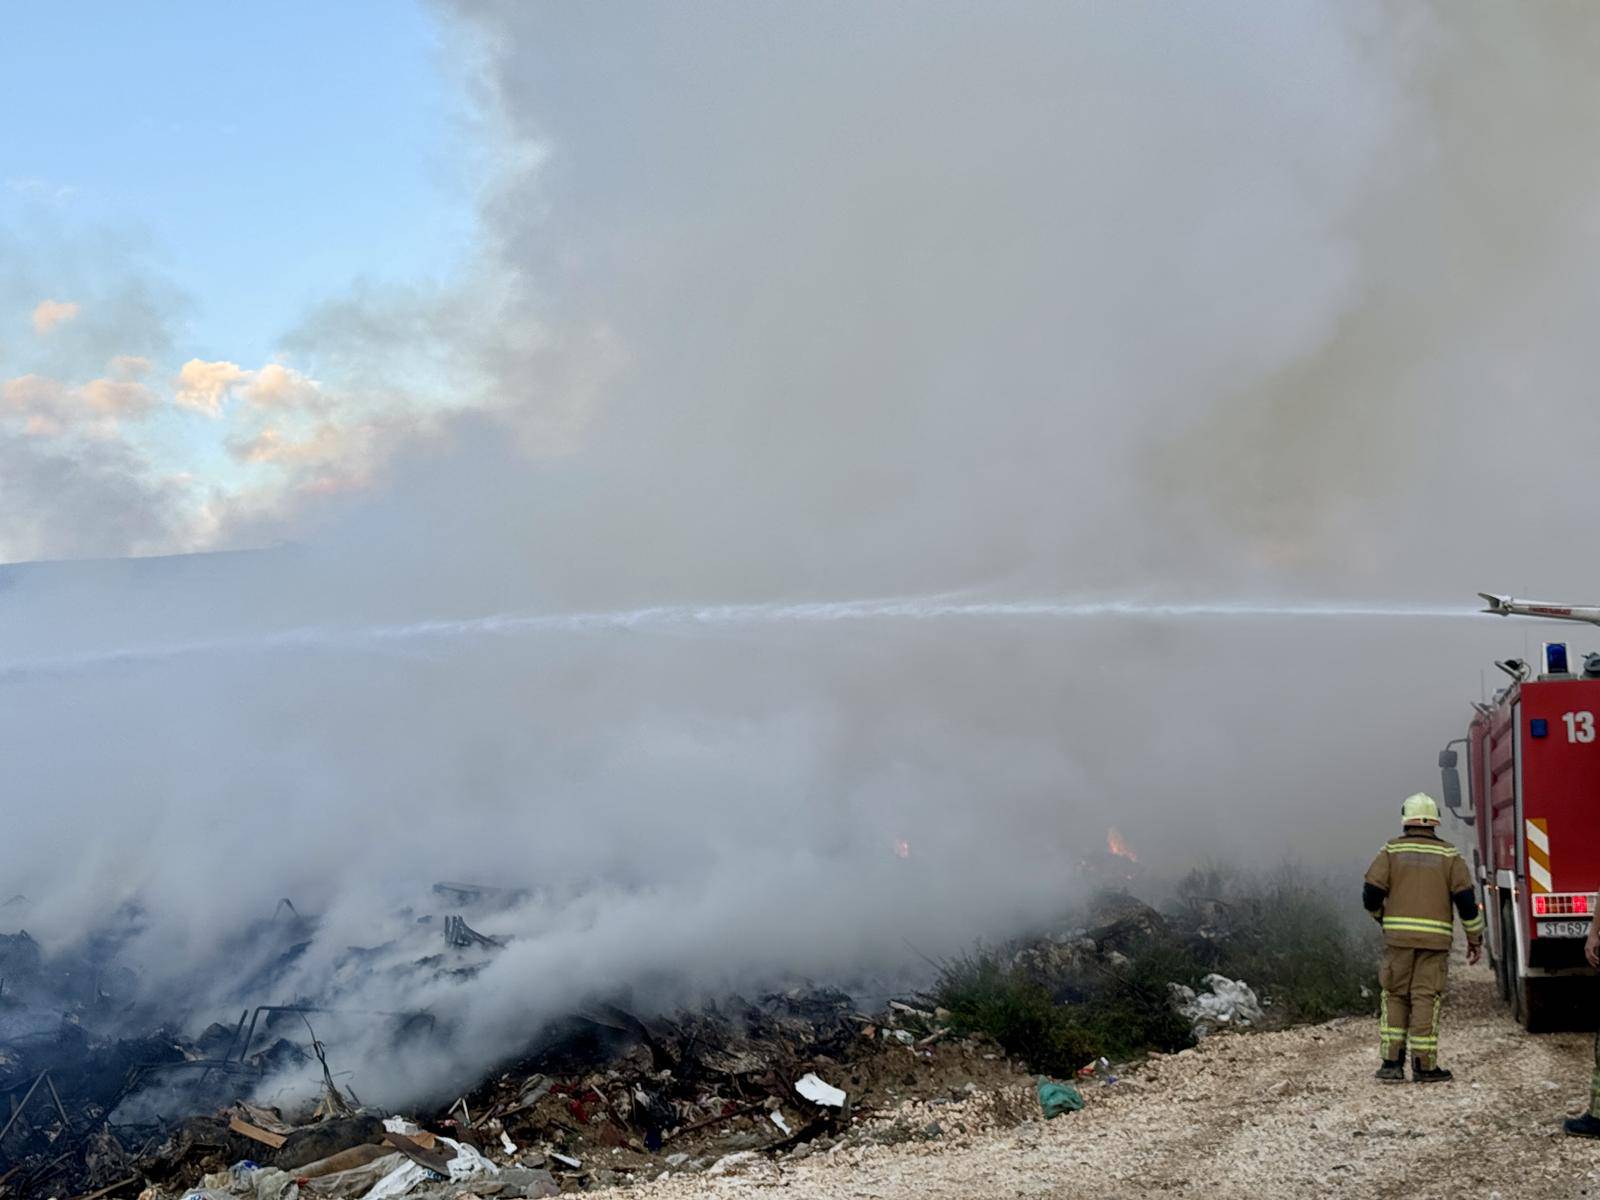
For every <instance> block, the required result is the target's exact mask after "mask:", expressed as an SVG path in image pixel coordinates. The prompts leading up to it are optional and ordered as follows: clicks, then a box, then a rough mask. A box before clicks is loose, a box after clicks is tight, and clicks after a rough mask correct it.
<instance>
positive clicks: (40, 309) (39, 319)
mask: <svg viewBox="0 0 1600 1200" xmlns="http://www.w3.org/2000/svg"><path fill="white" fill-rule="evenodd" d="M77 315H78V306H77V304H75V303H74V302H73V301H71V300H41V301H39V303H38V305H37V306H36V307H35V308H34V310H33V331H34V332H35V333H37V334H38V335H39V336H40V337H43V336H44V335H45V334H47V333H49V332H50V331H51V330H53V329H55V328H56V327H57V326H58V325H65V324H66V323H67V322H68V321H70V320H72V319H73V318H74V317H76V316H77Z"/></svg>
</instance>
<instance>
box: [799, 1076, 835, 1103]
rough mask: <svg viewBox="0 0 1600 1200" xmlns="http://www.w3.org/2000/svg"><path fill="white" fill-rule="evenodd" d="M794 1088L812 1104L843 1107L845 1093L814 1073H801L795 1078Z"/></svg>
mask: <svg viewBox="0 0 1600 1200" xmlns="http://www.w3.org/2000/svg"><path fill="white" fill-rule="evenodd" d="M794 1090H795V1091H797V1092H799V1093H800V1095H802V1096H804V1097H805V1098H806V1099H807V1100H809V1101H811V1103H813V1104H819V1105H821V1106H822V1107H824V1108H843V1107H844V1101H845V1094H844V1093H843V1092H841V1091H840V1090H839V1089H838V1088H836V1087H834V1086H833V1085H832V1084H831V1083H825V1082H823V1081H822V1080H821V1079H819V1078H818V1077H817V1076H816V1075H802V1076H801V1077H800V1078H799V1079H797V1080H795V1084H794Z"/></svg>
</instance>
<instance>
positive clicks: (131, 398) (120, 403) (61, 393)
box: [0, 375, 159, 436]
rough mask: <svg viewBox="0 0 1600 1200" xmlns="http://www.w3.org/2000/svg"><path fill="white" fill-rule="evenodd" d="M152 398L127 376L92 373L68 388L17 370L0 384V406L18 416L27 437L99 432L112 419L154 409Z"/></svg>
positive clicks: (111, 425) (111, 423) (112, 424)
mask: <svg viewBox="0 0 1600 1200" xmlns="http://www.w3.org/2000/svg"><path fill="white" fill-rule="evenodd" d="M158 402H159V401H158V397H157V396H156V394H155V393H154V392H153V391H151V389H150V388H148V387H147V386H145V385H144V384H143V383H141V382H139V381H137V380H130V379H109V378H98V379H91V380H89V381H88V382H87V383H84V384H81V385H79V386H76V387H74V386H71V385H68V384H66V383H64V382H62V381H61V380H59V379H52V378H50V377H48V376H44V375H20V376H18V377H16V378H15V379H8V380H6V381H5V382H4V384H0V411H3V412H5V413H8V414H10V415H11V416H13V417H20V418H22V419H23V420H24V422H25V429H26V431H27V432H28V433H29V434H30V435H33V436H58V435H61V434H65V433H69V432H78V433H87V434H90V435H91V436H102V435H104V434H105V433H107V432H108V431H109V430H110V429H111V428H114V427H115V425H116V423H117V422H118V421H121V420H126V419H130V418H135V419H136V418H138V417H142V416H144V415H146V414H147V413H150V412H152V411H154V409H155V408H156V406H157V404H158Z"/></svg>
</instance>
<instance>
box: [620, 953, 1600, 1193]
mask: <svg viewBox="0 0 1600 1200" xmlns="http://www.w3.org/2000/svg"><path fill="white" fill-rule="evenodd" d="M1591 1046H1592V1035H1590V1034H1584V1033H1555V1034H1540V1035H1536V1036H1530V1035H1528V1034H1525V1033H1523V1031H1522V1030H1521V1029H1519V1028H1518V1027H1517V1026H1515V1025H1513V1024H1512V1022H1511V1018H1510V1016H1509V1014H1508V1012H1507V1011H1506V1010H1505V1009H1504V1008H1502V1007H1501V1006H1500V1004H1499V1001H1498V998H1497V997H1496V995H1495V991H1494V983H1493V980H1492V977H1491V976H1490V974H1489V972H1488V970H1487V968H1485V967H1482V966H1480V967H1476V968H1469V967H1467V966H1466V965H1465V963H1464V962H1462V961H1460V960H1459V959H1458V961H1457V962H1456V963H1455V964H1454V965H1453V967H1452V985H1451V993H1450V997H1449V1000H1448V1002H1447V1005H1446V1008H1445V1016H1444V1023H1443V1028H1442V1030H1441V1035H1440V1055H1441V1061H1442V1062H1443V1064H1444V1065H1445V1066H1448V1067H1450V1068H1451V1069H1452V1070H1453V1071H1454V1072H1455V1075H1456V1079H1455V1082H1453V1083H1449V1084H1435V1085H1430V1086H1417V1085H1414V1084H1411V1083H1409V1082H1408V1083H1405V1084H1391V1085H1382V1084H1378V1083H1376V1082H1375V1081H1374V1080H1373V1078H1372V1072H1373V1069H1374V1068H1375V1067H1376V1065H1377V1047H1376V1022H1375V1021H1371V1020H1366V1019H1354V1018H1345V1019H1341V1020H1337V1021H1331V1022H1329V1023H1328V1024H1325V1025H1317V1026H1309V1027H1303V1028H1299V1029H1291V1030H1286V1031H1283V1032H1279V1033H1262V1034H1248V1035H1234V1036H1225V1037H1216V1038H1212V1039H1209V1040H1208V1041H1207V1042H1205V1043H1204V1044H1203V1045H1201V1046H1199V1047H1197V1048H1196V1049H1193V1050H1186V1051H1184V1052H1183V1053H1181V1054H1177V1055H1173V1056H1170V1057H1165V1058H1158V1059H1155V1060H1153V1061H1152V1062H1151V1063H1150V1064H1149V1065H1147V1066H1145V1067H1142V1068H1140V1069H1139V1070H1138V1071H1136V1072H1134V1073H1132V1074H1131V1075H1130V1076H1129V1077H1128V1078H1127V1079H1124V1080H1123V1081H1122V1082H1120V1083H1118V1084H1117V1085H1115V1086H1113V1087H1111V1088H1106V1089H1102V1088H1098V1087H1095V1086H1093V1085H1091V1086H1090V1088H1088V1089H1086V1095H1087V1098H1088V1100H1089V1106H1088V1107H1087V1108H1086V1109H1085V1110H1084V1111H1082V1112H1079V1113H1074V1114H1069V1115H1067V1116H1063V1117H1059V1118H1057V1119H1056V1120H1054V1121H1050V1122H1044V1121H1035V1120H1028V1121H1025V1122H1024V1123H1022V1124H1020V1125H1016V1126H1014V1127H1011V1128H1007V1129H998V1130H996V1129H992V1128H991V1129H988V1130H987V1131H984V1132H974V1133H963V1132H961V1126H962V1125H964V1124H965V1125H968V1126H969V1128H970V1127H972V1126H973V1125H974V1124H981V1115H980V1114H979V1113H978V1112H977V1105H978V1102H974V1105H973V1106H955V1105H952V1106H946V1107H942V1108H937V1109H926V1110H924V1109H917V1110H915V1111H908V1112H906V1113H905V1114H903V1116H904V1117H905V1118H906V1119H907V1120H908V1121H910V1122H911V1123H912V1124H913V1125H918V1123H919V1122H920V1123H926V1121H931V1120H937V1121H938V1122H939V1123H940V1126H941V1128H942V1131H943V1132H942V1133H941V1136H939V1137H937V1138H936V1139H934V1140H929V1141H913V1142H906V1143H903V1144H900V1145H887V1146H866V1147H840V1148H838V1149H836V1150H833V1151H830V1152H828V1153H825V1154H817V1155H814V1156H812V1157H809V1158H805V1159H802V1160H780V1161H778V1162H775V1163H774V1162H770V1161H768V1160H766V1159H761V1158H759V1157H757V1156H753V1155H752V1156H742V1157H744V1158H745V1159H746V1160H747V1161H745V1162H742V1163H740V1164H739V1165H738V1167H737V1169H736V1170H735V1171H734V1172H733V1173H729V1174H725V1175H721V1176H710V1175H680V1176H667V1177H663V1178H661V1179H658V1180H656V1181H654V1182H652V1183H648V1184H642V1185H640V1186H637V1187H633V1188H630V1189H628V1190H627V1195H628V1196H629V1197H630V1198H632V1200H644V1198H646V1197H652V1198H653V1197H660V1198H662V1200H668V1198H676V1197H756V1196H768V1195H776V1194H778V1193H779V1192H780V1191H782V1192H784V1193H786V1194H787V1195H789V1196H802V1197H806V1198H807V1200H809V1198H811V1197H817V1198H819V1200H826V1198H828V1197H850V1198H851V1200H856V1198H860V1197H872V1198H877V1200H911V1198H913V1197H915V1198H916V1200H944V1198H949V1200H955V1198H957V1197H960V1198H962V1200H971V1198H977V1197H982V1198H985V1200H987V1198H989V1197H1015V1196H1040V1197H1062V1198H1066V1197H1072V1198H1074V1200H1080V1198H1083V1200H1109V1198H1112V1197H1133V1196H1151V1195H1158V1194H1173V1195H1194V1196H1207V1197H1212V1198H1217V1200H1221V1198H1227V1197H1241V1198H1242V1197H1301V1196H1343V1197H1353V1198H1354V1197H1360V1198H1366V1197H1391V1196H1393V1197H1400V1196H1404V1197H1408V1198H1415V1200H1421V1198H1424V1197H1441V1198H1442V1197H1474V1198H1485V1200H1487V1198H1492V1197H1501V1198H1505V1200H1509V1198H1510V1197H1514V1196H1538V1197H1546V1198H1551V1197H1569V1196H1596V1197H1600V1141H1583V1140H1578V1139H1573V1138H1567V1137H1564V1136H1563V1135H1561V1133H1560V1128H1559V1127H1560V1122H1561V1119H1562V1118H1563V1117H1565V1116H1568V1115H1569V1114H1573V1113H1577V1112H1580V1111H1582V1109H1583V1107H1584V1105H1585V1103H1586V1101H1587V1093H1588V1086H1589V1070H1590V1065H1591V1061H1592V1060H1591ZM969 1108H970V1109H971V1111H964V1109H969ZM968 1118H971V1120H969V1119H968ZM918 1127H920V1125H918Z"/></svg>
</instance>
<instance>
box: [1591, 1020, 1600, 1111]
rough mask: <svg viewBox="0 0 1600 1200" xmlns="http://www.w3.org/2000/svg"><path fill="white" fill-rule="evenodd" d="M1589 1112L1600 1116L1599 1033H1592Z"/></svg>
mask: <svg viewBox="0 0 1600 1200" xmlns="http://www.w3.org/2000/svg"><path fill="white" fill-rule="evenodd" d="M1589 1112H1590V1114H1591V1115H1592V1116H1596V1117H1600V1033H1597V1034H1595V1035H1594V1074H1593V1075H1591V1076H1589Z"/></svg>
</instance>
